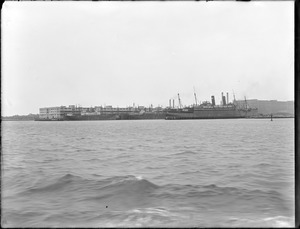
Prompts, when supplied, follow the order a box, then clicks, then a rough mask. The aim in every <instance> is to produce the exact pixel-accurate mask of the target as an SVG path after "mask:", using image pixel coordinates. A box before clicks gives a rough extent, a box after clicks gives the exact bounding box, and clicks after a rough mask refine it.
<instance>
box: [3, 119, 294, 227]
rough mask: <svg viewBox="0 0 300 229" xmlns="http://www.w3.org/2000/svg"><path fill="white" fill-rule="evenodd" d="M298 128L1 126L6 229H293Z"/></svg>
mask: <svg viewBox="0 0 300 229" xmlns="http://www.w3.org/2000/svg"><path fill="white" fill-rule="evenodd" d="M294 166H295V165H294V119H274V121H273V122H271V121H270V120H268V119H236V120H169V121H168V120H128V121H126V120H120V121H77V122H76V121H75V122H72V121H70V122H55V121H53V122H34V121H28V122H9V121H6V122H2V166H1V168H2V174H1V175H2V177H1V178H2V179H1V189H2V190H1V191H2V192H1V195H2V196H1V201H2V205H1V207H2V209H1V210H2V217H1V218H2V222H1V225H2V227H3V226H4V227H293V226H294V220H295V211H294V208H295V206H294V202H295V199H294Z"/></svg>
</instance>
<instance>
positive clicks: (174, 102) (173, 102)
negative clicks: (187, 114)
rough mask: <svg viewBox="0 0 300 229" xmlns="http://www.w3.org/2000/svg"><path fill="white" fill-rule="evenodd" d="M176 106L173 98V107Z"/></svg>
mask: <svg viewBox="0 0 300 229" xmlns="http://www.w3.org/2000/svg"><path fill="white" fill-rule="evenodd" d="M174 107H175V99H173V108H174Z"/></svg>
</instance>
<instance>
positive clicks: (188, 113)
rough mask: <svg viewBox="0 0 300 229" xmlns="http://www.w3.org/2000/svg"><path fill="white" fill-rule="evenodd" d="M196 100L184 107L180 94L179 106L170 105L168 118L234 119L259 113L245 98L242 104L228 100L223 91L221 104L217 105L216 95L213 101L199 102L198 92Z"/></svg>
mask: <svg viewBox="0 0 300 229" xmlns="http://www.w3.org/2000/svg"><path fill="white" fill-rule="evenodd" d="M194 95H195V100H196V104H195V105H193V106H189V107H182V105H181V101H180V97H179V94H178V100H179V107H178V108H174V100H173V107H171V100H170V101H169V102H170V106H169V108H168V109H167V112H166V119H233V118H248V117H252V116H254V115H256V114H257V108H250V107H249V106H248V104H247V100H246V98H245V103H244V104H243V105H242V106H240V105H239V104H238V103H237V102H236V100H235V99H234V100H233V101H232V102H229V101H228V93H227V101H226V97H225V96H224V95H223V92H222V96H221V98H222V100H221V103H220V105H216V102H215V97H214V96H211V102H209V101H204V102H202V103H201V104H199V105H198V104H197V98H196V94H195V93H194Z"/></svg>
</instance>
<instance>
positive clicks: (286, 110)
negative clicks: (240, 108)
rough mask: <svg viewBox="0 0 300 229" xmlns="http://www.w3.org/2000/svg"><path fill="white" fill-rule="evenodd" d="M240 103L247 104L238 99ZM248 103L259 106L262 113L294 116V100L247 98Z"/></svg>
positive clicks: (254, 106) (253, 106) (259, 111)
mask: <svg viewBox="0 0 300 229" xmlns="http://www.w3.org/2000/svg"><path fill="white" fill-rule="evenodd" d="M237 103H238V104H240V105H243V104H245V101H244V100H238V101H237ZM247 104H248V105H249V106H250V107H251V108H257V109H258V113H259V114H262V115H270V114H278V115H292V116H294V113H295V109H294V101H277V100H258V99H250V100H247Z"/></svg>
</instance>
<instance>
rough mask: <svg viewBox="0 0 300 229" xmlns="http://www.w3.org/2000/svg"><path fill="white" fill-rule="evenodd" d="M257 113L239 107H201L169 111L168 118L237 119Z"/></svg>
mask: <svg viewBox="0 0 300 229" xmlns="http://www.w3.org/2000/svg"><path fill="white" fill-rule="evenodd" d="M256 113H257V110H250V111H244V110H238V109H199V110H193V111H192V110H188V111H181V110H178V111H175V112H174V111H173V112H172V111H171V112H167V114H166V119H170V120H172V119H237V118H250V117H252V116H254V115H255V114H256Z"/></svg>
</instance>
